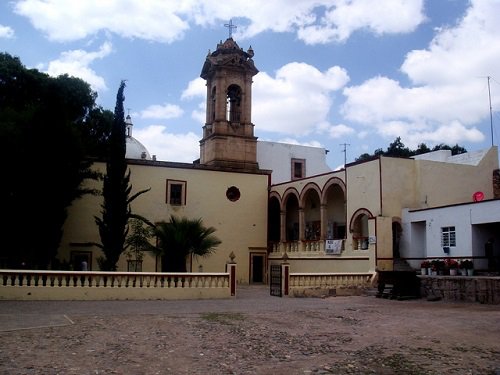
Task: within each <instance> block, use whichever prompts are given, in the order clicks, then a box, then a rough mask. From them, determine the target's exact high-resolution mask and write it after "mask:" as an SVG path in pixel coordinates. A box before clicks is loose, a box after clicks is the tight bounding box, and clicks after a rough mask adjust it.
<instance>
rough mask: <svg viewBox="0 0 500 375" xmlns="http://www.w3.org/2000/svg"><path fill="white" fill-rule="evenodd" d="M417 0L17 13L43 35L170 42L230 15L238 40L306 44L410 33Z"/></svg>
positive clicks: (187, 1) (26, 4) (114, 4)
mask: <svg viewBox="0 0 500 375" xmlns="http://www.w3.org/2000/svg"><path fill="white" fill-rule="evenodd" d="M422 2H423V0H378V1H377V5H376V6H373V1H371V0H301V1H294V2H291V1H289V0H273V1H268V0H254V1H247V0H233V1H230V2H225V3H224V5H223V6H221V3H220V1H219V0H203V1H201V0H184V1H164V0H148V2H147V6H145V5H144V4H145V3H144V1H143V0H128V1H127V2H126V3H125V4H124V2H123V1H118V0H108V1H105V2H103V1H102V0H86V1H67V0H20V1H19V2H17V3H16V5H15V11H16V13H18V14H21V15H23V16H26V17H28V18H29V19H30V20H31V22H32V24H33V25H34V26H35V27H36V28H37V29H39V30H41V31H43V32H44V33H45V34H46V35H47V36H48V38H49V39H51V40H56V41H69V40H77V39H82V38H86V37H88V36H90V35H93V34H96V33H97V32H99V31H101V30H106V31H110V32H112V33H116V34H118V35H121V36H123V37H128V38H141V39H146V40H153V41H159V42H166V43H171V42H174V41H176V40H178V39H181V38H182V37H183V36H184V33H185V32H186V30H188V29H189V27H190V23H192V24H197V25H202V26H205V27H206V26H211V25H215V24H220V23H221V21H222V20H223V21H225V22H227V20H229V19H231V18H240V19H245V20H248V24H247V25H240V26H239V27H238V29H237V30H236V34H235V35H236V37H238V38H239V39H243V38H249V37H253V36H255V35H257V34H259V33H262V32H264V31H273V32H295V33H297V35H298V38H299V39H302V40H304V41H305V42H307V43H309V44H313V43H326V42H330V41H337V40H345V39H347V38H348V37H349V36H350V35H351V33H353V32H354V31H356V30H360V29H366V30H369V31H372V32H374V33H376V34H384V33H401V32H409V31H412V30H414V29H415V28H416V26H418V25H419V24H420V23H421V22H422V21H423V20H424V16H423V14H422V11H423V5H422Z"/></svg>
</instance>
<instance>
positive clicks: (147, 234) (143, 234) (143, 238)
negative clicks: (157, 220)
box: [125, 219, 155, 272]
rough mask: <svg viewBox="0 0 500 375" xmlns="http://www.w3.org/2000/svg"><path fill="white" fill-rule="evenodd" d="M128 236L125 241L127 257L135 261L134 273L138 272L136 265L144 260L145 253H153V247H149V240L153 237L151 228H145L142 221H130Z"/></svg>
mask: <svg viewBox="0 0 500 375" xmlns="http://www.w3.org/2000/svg"><path fill="white" fill-rule="evenodd" d="M130 229H131V231H130V234H129V235H128V237H127V239H126V240H125V245H126V249H127V250H126V254H127V257H128V258H129V259H130V260H132V261H135V269H134V271H135V272H137V271H139V269H138V263H139V262H142V260H143V259H144V252H145V251H153V250H155V247H154V246H153V245H151V243H150V242H149V239H150V238H151V237H152V236H153V228H152V227H151V226H145V225H144V221H143V220H140V219H132V220H131V221H130Z"/></svg>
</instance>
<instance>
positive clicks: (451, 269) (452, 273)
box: [450, 268, 457, 276]
mask: <svg viewBox="0 0 500 375" xmlns="http://www.w3.org/2000/svg"><path fill="white" fill-rule="evenodd" d="M450 276H457V269H456V268H450Z"/></svg>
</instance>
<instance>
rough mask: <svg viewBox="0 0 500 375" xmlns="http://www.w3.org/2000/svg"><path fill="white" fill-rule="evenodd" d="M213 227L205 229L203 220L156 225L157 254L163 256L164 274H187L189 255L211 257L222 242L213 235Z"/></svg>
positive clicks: (163, 222) (173, 218) (159, 223)
mask: <svg viewBox="0 0 500 375" xmlns="http://www.w3.org/2000/svg"><path fill="white" fill-rule="evenodd" d="M215 231H216V229H215V228H213V227H208V228H205V227H204V225H203V222H202V220H201V219H188V218H185V217H183V218H181V219H178V218H176V217H175V216H174V215H172V216H170V221H169V222H165V221H161V222H158V223H156V226H155V229H154V232H155V235H156V236H157V238H158V245H157V248H156V252H157V254H158V255H161V256H162V271H163V272H186V259H187V257H188V256H189V255H197V256H209V255H210V254H212V253H214V252H215V248H216V247H217V246H218V245H220V244H221V241H220V240H219V239H218V238H217V237H216V236H214V235H213V233H214V232H215Z"/></svg>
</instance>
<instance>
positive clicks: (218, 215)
mask: <svg viewBox="0 0 500 375" xmlns="http://www.w3.org/2000/svg"><path fill="white" fill-rule="evenodd" d="M173 165H174V164H172V163H161V162H153V163H149V164H148V163H138V164H131V165H130V170H131V184H132V194H134V193H135V192H137V191H139V190H143V189H148V188H151V190H150V191H149V192H147V193H145V194H143V195H141V196H139V197H138V198H137V199H136V200H134V201H133V202H132V212H133V213H136V214H139V215H143V216H145V217H146V218H147V219H149V220H150V221H153V222H156V221H161V220H165V221H168V220H169V217H170V215H171V214H174V215H177V216H179V217H182V216H186V217H188V218H202V220H203V223H204V225H205V226H207V227H208V226H212V227H214V228H216V230H217V231H216V232H215V235H216V236H217V237H218V238H219V239H220V240H221V241H222V244H221V245H219V247H218V248H217V250H216V252H215V254H213V255H211V256H210V257H207V258H200V259H198V260H197V261H196V260H195V262H194V264H193V271H194V272H197V271H198V270H199V268H198V266H199V264H202V265H203V271H204V272H224V270H225V264H226V261H227V260H228V259H229V254H230V253H231V252H234V254H235V255H236V259H235V262H236V263H238V267H237V270H238V271H237V272H238V274H237V279H238V282H240V283H248V280H249V271H248V270H249V248H251V247H252V248H255V247H261V248H262V247H264V248H265V247H267V195H268V176H267V174H250V173H235V172H221V171H213V170H207V169H199V168H176V167H173ZM95 167H96V168H98V169H100V170H102V171H104V170H105V165H104V164H102V163H96V164H95ZM167 179H173V180H182V181H186V182H187V186H186V205H185V206H171V205H169V204H167V203H166V180H167ZM231 186H236V187H237V188H238V189H239V190H240V193H241V197H240V199H239V200H238V201H236V202H231V201H229V200H228V199H227V198H226V190H227V189H228V188H229V187H231ZM101 199H102V197H90V196H86V197H84V198H82V199H80V200H78V201H76V202H75V203H74V204H73V206H72V207H71V209H70V210H69V217H68V220H67V223H66V226H65V228H64V236H63V240H62V243H61V249H60V258H62V259H66V260H69V253H70V250H78V251H86V250H88V249H89V248H88V247H81V246H74V245H73V246H72V245H71V244H70V243H75V242H80V243H82V242H100V239H99V236H98V231H97V226H96V224H95V221H94V215H97V216H100V204H101V203H100V202H101ZM90 249H93V250H94V251H95V252H96V254H95V255H94V257H93V264H92V270H98V266H97V262H96V259H97V255H98V251H97V248H96V247H91V248H90ZM119 269H120V270H126V258H125V257H123V256H122V259H120V262H119ZM143 271H155V269H154V257H150V258H148V259H145V263H144V266H143Z"/></svg>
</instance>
